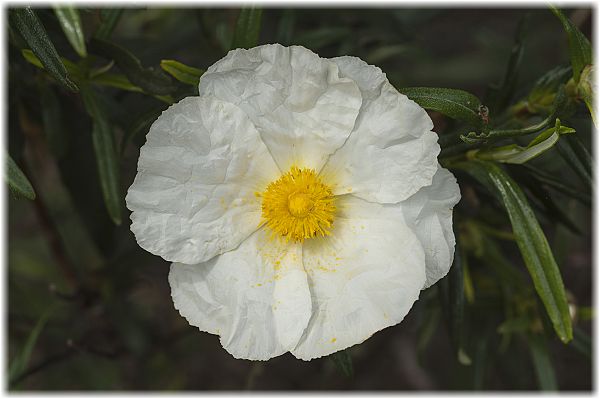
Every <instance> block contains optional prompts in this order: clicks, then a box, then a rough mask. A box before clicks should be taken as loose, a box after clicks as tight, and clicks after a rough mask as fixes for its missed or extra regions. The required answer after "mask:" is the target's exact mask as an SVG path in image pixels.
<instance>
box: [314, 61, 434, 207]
mask: <svg viewBox="0 0 600 399" xmlns="http://www.w3.org/2000/svg"><path fill="white" fill-rule="evenodd" d="M333 61H334V62H335V63H337V64H338V66H339V68H340V72H341V74H342V76H344V77H348V78H350V79H353V80H354V81H355V82H356V83H357V84H358V87H359V88H360V90H361V93H362V97H363V103H362V107H361V110H360V113H359V115H358V118H357V119H356V125H355V128H354V130H353V132H352V133H351V135H350V137H349V138H348V140H347V141H346V143H345V144H344V145H343V146H342V147H341V148H340V149H338V151H337V152H336V153H335V154H333V155H332V156H331V157H330V158H329V161H328V162H327V164H326V166H325V167H324V169H323V171H322V174H323V175H324V176H326V177H328V178H330V180H331V181H334V182H335V183H336V186H335V189H334V192H335V193H336V194H346V193H352V194H354V195H356V196H358V197H360V198H363V199H366V200H368V201H372V202H379V203H396V202H399V201H402V200H404V199H406V198H408V197H410V196H411V195H412V194H414V193H416V192H417V191H418V190H419V189H420V188H421V187H423V186H426V185H429V184H431V179H432V178H433V175H434V173H435V171H436V170H437V155H438V154H439V152H440V147H439V145H438V144H437V139H438V137H437V134H435V133H434V132H432V131H431V129H432V128H433V123H432V122H431V119H430V118H429V116H428V115H427V113H426V112H425V110H424V109H423V108H421V107H420V106H419V105H417V104H416V103H415V102H414V101H412V100H409V99H408V97H406V96H405V95H403V94H400V93H399V92H398V91H397V90H396V89H395V88H394V87H393V86H392V85H391V84H390V83H389V82H388V80H387V78H386V76H385V74H384V73H383V72H381V70H380V69H379V68H377V67H374V66H372V65H368V64H366V63H365V62H364V61H362V60H360V59H359V58H356V57H340V58H334V59H333Z"/></svg>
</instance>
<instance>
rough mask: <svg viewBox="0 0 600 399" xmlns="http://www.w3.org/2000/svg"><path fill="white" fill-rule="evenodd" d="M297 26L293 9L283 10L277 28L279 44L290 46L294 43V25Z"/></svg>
mask: <svg viewBox="0 0 600 399" xmlns="http://www.w3.org/2000/svg"><path fill="white" fill-rule="evenodd" d="M295 24H296V14H295V11H294V9H293V8H286V9H284V10H283V15H282V16H281V18H280V19H279V26H278V27H277V43H281V44H282V45H284V46H289V45H290V44H291V43H292V38H293V33H294V25H295Z"/></svg>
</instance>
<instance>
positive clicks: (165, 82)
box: [90, 39, 177, 95]
mask: <svg viewBox="0 0 600 399" xmlns="http://www.w3.org/2000/svg"><path fill="white" fill-rule="evenodd" d="M90 51H92V52H94V53H96V54H99V55H101V56H103V57H106V58H108V59H112V60H114V61H115V63H116V64H117V66H118V67H119V68H120V69H121V70H122V71H123V73H124V74H125V75H126V76H127V79H129V81H130V82H131V83H133V84H134V85H136V86H139V87H141V88H142V89H143V90H144V91H145V92H147V93H150V94H159V95H166V94H171V93H172V92H174V91H175V90H177V86H176V85H175V84H174V83H173V81H172V80H171V78H170V77H169V76H167V75H165V74H164V73H162V72H161V71H160V70H156V69H152V68H144V67H143V66H142V64H141V62H140V60H139V59H137V58H136V57H135V56H134V55H133V54H132V53H131V52H129V51H128V50H126V49H125V48H123V47H120V46H117V45H116V44H114V43H109V42H107V41H104V40H101V39H92V40H91V42H90Z"/></svg>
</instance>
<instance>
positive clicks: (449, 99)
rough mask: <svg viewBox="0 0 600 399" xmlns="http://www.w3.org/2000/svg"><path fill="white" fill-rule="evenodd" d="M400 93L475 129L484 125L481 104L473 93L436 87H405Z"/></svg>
mask: <svg viewBox="0 0 600 399" xmlns="http://www.w3.org/2000/svg"><path fill="white" fill-rule="evenodd" d="M399 91H400V92H401V93H402V94H404V95H406V96H407V97H408V98H410V99H411V100H413V101H414V102H416V103H417V104H419V105H420V106H421V107H423V108H425V109H429V110H432V111H437V112H440V113H442V114H444V115H446V116H448V117H450V118H453V119H457V120H460V121H463V122H466V123H468V124H470V125H472V126H475V127H479V126H481V125H482V118H481V109H480V107H481V102H480V101H479V99H478V98H477V97H475V96H474V95H472V94H471V93H467V92H466V91H463V90H456V89H444V88H436V87H405V88H402V89H399Z"/></svg>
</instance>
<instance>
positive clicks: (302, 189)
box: [257, 166, 336, 242]
mask: <svg viewBox="0 0 600 399" xmlns="http://www.w3.org/2000/svg"><path fill="white" fill-rule="evenodd" d="M257 196H261V197H262V199H263V200H262V222H261V223H266V225H267V226H268V227H269V228H270V229H271V231H272V232H273V233H274V235H278V236H281V237H283V238H285V239H286V240H287V241H289V240H293V241H296V242H302V241H304V240H305V239H307V238H311V237H316V236H318V235H320V236H327V235H329V234H330V229H331V226H332V224H333V216H334V213H335V210H336V207H335V204H334V201H335V198H334V196H333V192H332V190H331V188H330V187H329V186H327V185H326V184H324V183H323V182H322V181H321V179H320V178H319V176H318V175H317V174H316V173H315V171H314V170H312V169H300V168H298V167H296V166H292V168H291V169H290V171H289V172H287V173H285V174H284V175H282V176H281V177H280V178H279V179H277V180H275V181H274V182H272V183H271V184H269V185H268V186H267V189H266V190H265V191H264V192H263V193H260V194H259V193H257Z"/></svg>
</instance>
